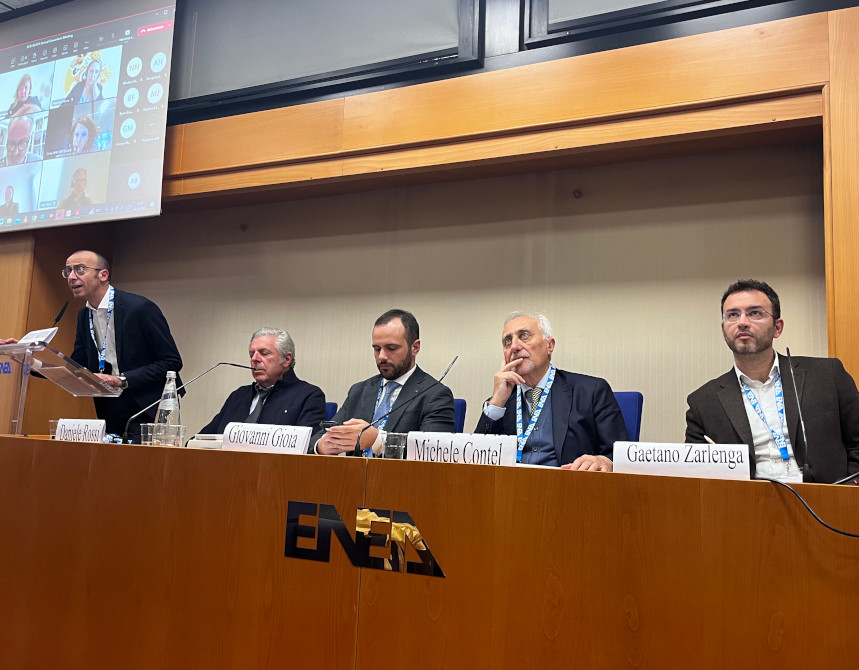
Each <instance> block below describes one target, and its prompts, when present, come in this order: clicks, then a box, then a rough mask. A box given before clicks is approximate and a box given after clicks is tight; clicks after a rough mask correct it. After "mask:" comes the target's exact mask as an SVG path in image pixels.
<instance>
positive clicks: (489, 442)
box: [406, 431, 516, 465]
mask: <svg viewBox="0 0 859 670" xmlns="http://www.w3.org/2000/svg"><path fill="white" fill-rule="evenodd" d="M406 459H407V460H409V461H423V462H425V463H470V464H474V465H516V436H515V435H470V434H469V433H421V432H417V431H416V432H412V433H409V437H408V441H407V445H406Z"/></svg>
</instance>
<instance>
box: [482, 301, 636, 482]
mask: <svg viewBox="0 0 859 670" xmlns="http://www.w3.org/2000/svg"><path fill="white" fill-rule="evenodd" d="M501 346H502V348H503V349H504V363H503V365H502V366H501V369H500V370H499V371H498V372H497V373H495V379H494V385H493V386H494V388H493V392H492V397H491V398H490V399H489V400H488V401H487V402H486V404H485V405H484V407H483V412H482V413H481V415H480V419H479V420H478V422H477V427H476V428H475V430H474V432H475V433H488V434H491V435H516V436H517V438H518V441H519V449H518V454H517V460H518V461H520V462H521V463H529V464H532V465H546V466H556V467H557V466H561V467H563V468H565V469H572V470H602V471H605V472H611V469H612V463H611V454H612V450H613V446H614V443H615V441H616V440H626V439H627V436H626V426H625V424H624V422H623V415H622V414H621V413H620V407H618V404H617V401H616V400H615V398H614V394H613V393H612V390H611V387H610V386H609V385H608V382H607V381H606V380H605V379H601V378H599V377H589V376H588V375H581V374H577V373H575V372H566V371H564V370H558V369H556V368H555V366H554V365H552V351H554V349H555V338H554V337H552V326H551V324H550V323H549V319H547V318H546V317H545V316H543V315H542V314H526V313H523V312H513V313H512V314H510V315H508V317H507V320H506V321H505V322H504V331H503V332H502V334H501Z"/></svg>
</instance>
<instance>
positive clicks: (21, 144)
mask: <svg viewBox="0 0 859 670" xmlns="http://www.w3.org/2000/svg"><path fill="white" fill-rule="evenodd" d="M28 146H30V140H29V139H26V140H18V141H17V142H16V141H15V140H9V141H8V142H6V150H7V151H17V152H21V151H26V150H27V147H28Z"/></svg>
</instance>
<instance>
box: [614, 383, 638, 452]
mask: <svg viewBox="0 0 859 670" xmlns="http://www.w3.org/2000/svg"><path fill="white" fill-rule="evenodd" d="M614 398H615V400H617V404H618V405H620V413H621V414H623V422H624V423H625V424H626V433H627V435H629V439H630V440H631V441H633V442H637V441H638V440H639V439H640V437H641V411H642V409H643V408H644V396H643V395H641V393H639V392H638V391H615V392H614Z"/></svg>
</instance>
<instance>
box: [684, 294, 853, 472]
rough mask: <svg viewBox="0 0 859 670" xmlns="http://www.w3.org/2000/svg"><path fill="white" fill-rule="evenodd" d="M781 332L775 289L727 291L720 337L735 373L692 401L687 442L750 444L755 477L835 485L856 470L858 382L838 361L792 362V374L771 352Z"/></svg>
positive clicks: (802, 359)
mask: <svg viewBox="0 0 859 670" xmlns="http://www.w3.org/2000/svg"><path fill="white" fill-rule="evenodd" d="M783 330H784V321H783V320H782V318H781V302H780V301H779V297H778V294H777V293H776V292H775V291H774V290H773V289H772V287H770V286H769V285H768V284H766V283H764V282H762V281H757V280H755V279H742V280H740V281H737V282H735V283H734V284H731V285H730V286H729V287H728V289H727V290H726V291H725V293H724V294H723V295H722V336H723V337H724V338H725V342H726V343H727V345H728V348H729V349H730V350H731V351H732V352H733V353H734V367H733V368H732V369H731V370H729V371H728V372H726V373H725V374H723V375H722V376H721V377H718V378H716V379H713V380H711V381H709V382H707V383H706V384H704V385H703V386H702V387H701V388H699V389H698V390H697V391H694V392H693V393H691V394H690V395H689V397H688V399H687V402H688V404H689V409H688V411H687V412H686V442H688V443H690V444H702V443H704V442H705V441H707V439H708V438H709V439H710V440H713V441H715V442H716V443H718V444H747V445H748V446H749V460H750V462H751V464H752V471H751V474H752V476H753V477H754V476H759V477H766V478H770V479H779V480H786V481H803V480H805V481H812V482H834V481H837V480H839V479H842V478H844V477H846V476H847V475H849V474H852V473H855V472H859V392H857V390H856V383H855V382H854V381H853V378H852V377H851V376H850V375H849V374H848V373H847V371H846V370H845V369H844V366H843V365H842V364H841V361H839V360H838V359H837V358H809V357H805V356H802V357H800V356H796V357H793V367H792V368H791V366H790V365H789V364H788V359H787V357H785V356H782V355H780V354H778V355H777V354H776V352H775V350H774V349H773V339H775V338H777V337H780V336H781V334H782V331H783ZM782 373H784V374H782ZM794 382H796V392H795V391H794ZM797 393H798V394H799V399H800V404H801V406H802V416H803V419H804V421H805V435H806V436H807V437H808V442H809V444H808V447H806V445H805V440H804V439H803V432H802V428H801V426H800V418H799V413H798V411H797V404H796V395H797ZM806 466H807V467H806Z"/></svg>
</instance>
